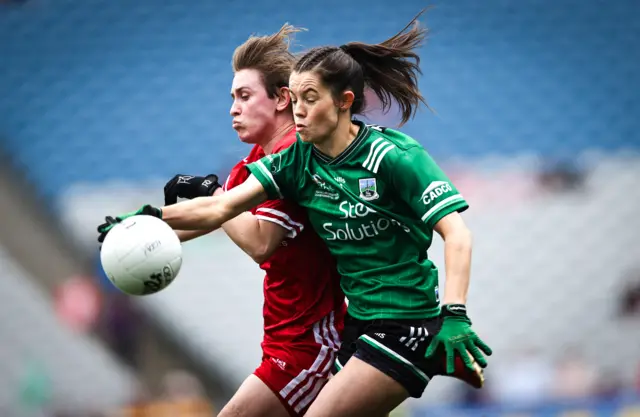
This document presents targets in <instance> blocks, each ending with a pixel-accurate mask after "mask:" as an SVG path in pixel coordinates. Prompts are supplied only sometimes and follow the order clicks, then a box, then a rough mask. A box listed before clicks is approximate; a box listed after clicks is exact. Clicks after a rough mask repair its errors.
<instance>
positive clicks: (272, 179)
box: [247, 144, 301, 200]
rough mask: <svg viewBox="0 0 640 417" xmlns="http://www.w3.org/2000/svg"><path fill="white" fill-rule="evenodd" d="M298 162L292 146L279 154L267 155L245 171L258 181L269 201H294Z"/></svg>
mask: <svg viewBox="0 0 640 417" xmlns="http://www.w3.org/2000/svg"><path fill="white" fill-rule="evenodd" d="M300 162H301V161H300V158H299V157H298V154H297V146H296V144H293V145H292V146H290V147H288V148H287V149H285V150H283V151H281V152H278V153H274V154H271V155H267V156H265V157H264V158H262V159H259V160H257V161H256V162H253V163H251V164H249V165H247V169H248V170H249V172H251V173H252V174H253V175H254V176H255V177H256V178H257V179H258V181H260V184H262V186H263V187H264V189H265V191H266V192H267V196H268V197H269V199H270V200H274V199H280V198H291V199H295V195H296V191H297V189H298V165H299V164H300Z"/></svg>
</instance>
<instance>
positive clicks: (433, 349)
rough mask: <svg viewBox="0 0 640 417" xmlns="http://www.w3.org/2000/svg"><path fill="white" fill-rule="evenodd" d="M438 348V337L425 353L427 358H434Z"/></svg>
mask: <svg viewBox="0 0 640 417" xmlns="http://www.w3.org/2000/svg"><path fill="white" fill-rule="evenodd" d="M438 346H440V340H438V338H437V337H434V338H433V340H432V341H431V343H430V344H429V347H427V351H426V352H425V353H424V356H425V358H430V357H431V356H433V355H434V354H435V353H436V351H437V350H438Z"/></svg>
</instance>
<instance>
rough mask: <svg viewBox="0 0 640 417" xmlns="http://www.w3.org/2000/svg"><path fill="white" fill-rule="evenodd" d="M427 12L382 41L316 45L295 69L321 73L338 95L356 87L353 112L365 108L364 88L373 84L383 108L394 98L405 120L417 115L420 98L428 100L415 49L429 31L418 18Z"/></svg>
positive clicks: (404, 121) (357, 112)
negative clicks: (424, 93) (423, 94)
mask: <svg viewBox="0 0 640 417" xmlns="http://www.w3.org/2000/svg"><path fill="white" fill-rule="evenodd" d="M423 12H424V10H422V11H421V12H420V13H418V14H417V15H416V16H415V17H414V18H413V19H412V20H411V22H409V24H407V26H405V27H404V29H402V30H401V31H400V32H398V33H397V34H396V35H394V36H393V37H391V38H389V39H387V40H386V41H384V42H382V43H379V44H375V45H371V44H366V43H362V42H349V43H347V44H345V45H342V46H340V47H336V46H320V47H316V48H313V49H311V50H309V51H308V52H307V53H305V54H304V55H302V56H301V57H300V58H299V59H298V61H297V62H296V64H295V66H294V71H295V72H305V71H314V72H316V73H318V74H319V75H320V79H321V80H322V82H323V83H324V84H325V85H326V86H327V87H329V89H330V90H331V92H332V94H333V96H334V98H336V99H337V98H338V97H339V95H340V94H341V93H342V92H344V91H345V90H351V91H353V93H354V95H355V99H354V101H353V105H352V106H351V113H352V114H361V113H362V112H363V111H364V110H365V98H364V88H365V86H366V87H369V88H371V90H373V92H375V94H376V96H378V98H379V99H380V101H381V102H382V108H383V111H388V110H389V108H390V107H391V100H394V101H396V102H397V103H398V105H399V106H400V110H401V113H402V124H404V123H406V122H407V121H409V119H411V118H412V117H413V115H414V114H415V112H416V110H417V107H418V106H419V104H420V102H422V103H424V104H425V105H426V104H427V103H426V101H425V99H424V97H423V96H422V93H420V90H419V89H418V74H421V73H422V72H421V71H420V57H419V56H418V54H417V53H416V52H415V50H416V49H417V48H418V47H419V46H421V45H422V42H423V41H424V39H425V37H426V35H427V29H426V28H424V27H423V26H421V25H420V24H419V22H418V17H419V16H420V15H421V14H422V13H423Z"/></svg>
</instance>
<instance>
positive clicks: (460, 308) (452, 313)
mask: <svg viewBox="0 0 640 417" xmlns="http://www.w3.org/2000/svg"><path fill="white" fill-rule="evenodd" d="M440 314H441V315H442V317H464V318H468V317H467V306H465V305H464V304H445V305H443V306H442V309H441V310H440Z"/></svg>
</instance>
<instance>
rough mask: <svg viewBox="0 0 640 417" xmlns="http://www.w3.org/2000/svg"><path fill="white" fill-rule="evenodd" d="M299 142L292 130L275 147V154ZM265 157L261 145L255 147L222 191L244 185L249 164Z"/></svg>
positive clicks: (240, 163) (233, 171)
mask: <svg viewBox="0 0 640 417" xmlns="http://www.w3.org/2000/svg"><path fill="white" fill-rule="evenodd" d="M296 140H297V136H296V131H295V129H292V130H291V131H290V132H289V133H287V134H286V135H285V136H284V137H283V138H282V139H280V140H279V141H278V143H276V144H275V146H274V147H273V152H274V153H278V152H280V151H282V150H284V149H287V148H288V147H289V146H291V145H293V144H294V143H295V141H296ZM264 156H265V153H264V150H263V149H262V147H260V146H259V145H254V147H253V148H252V149H251V152H249V155H247V157H246V158H244V159H243V160H242V161H240V162H238V163H237V164H236V165H235V166H234V167H233V168H232V169H231V172H230V173H229V176H228V177H227V180H226V181H225V183H224V185H223V187H222V189H223V190H224V191H228V190H230V189H232V188H233V187H237V186H238V185H240V184H242V183H243V182H245V181H246V180H247V178H249V171H248V170H247V169H246V168H245V167H246V166H247V164H250V163H252V162H256V161H258V160H259V159H260V158H263V157H264Z"/></svg>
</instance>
